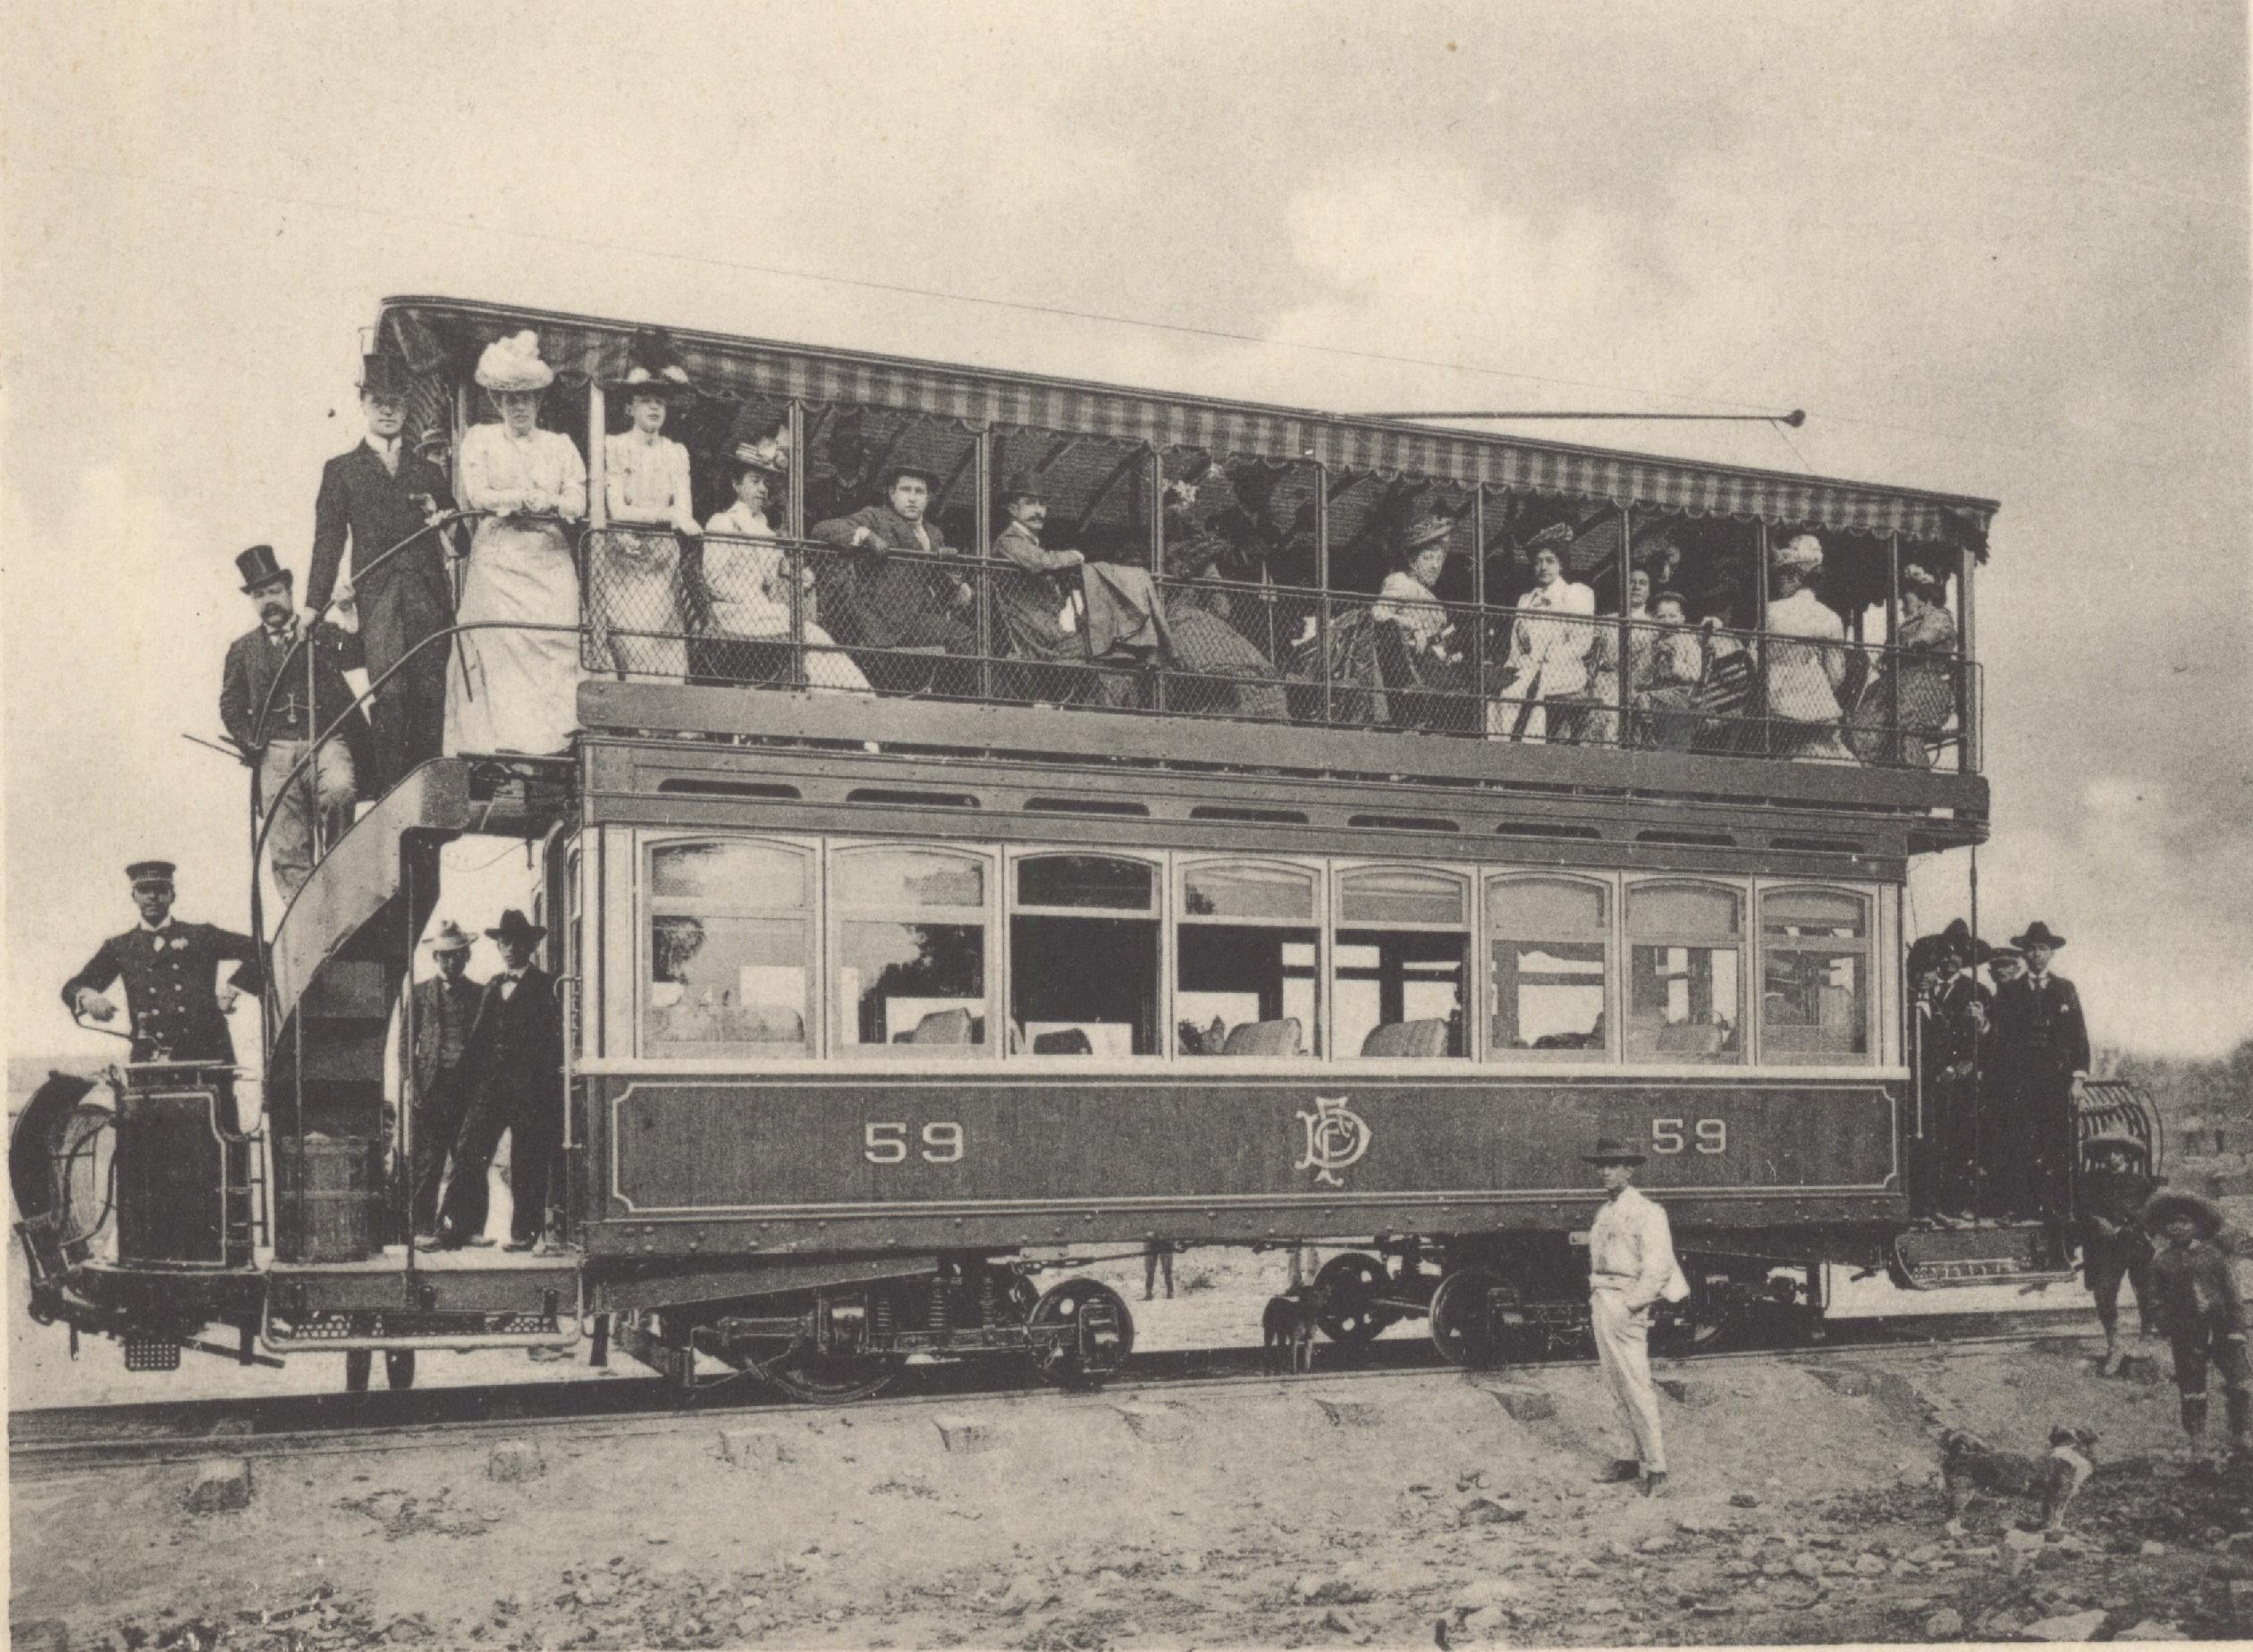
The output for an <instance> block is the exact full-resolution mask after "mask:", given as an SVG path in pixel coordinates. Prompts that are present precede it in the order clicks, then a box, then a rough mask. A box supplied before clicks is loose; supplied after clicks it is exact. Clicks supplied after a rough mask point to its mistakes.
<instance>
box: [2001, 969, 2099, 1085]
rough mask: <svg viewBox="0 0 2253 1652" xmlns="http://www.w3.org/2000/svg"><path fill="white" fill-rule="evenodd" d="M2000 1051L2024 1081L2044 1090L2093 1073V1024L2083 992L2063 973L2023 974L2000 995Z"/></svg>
mask: <svg viewBox="0 0 2253 1652" xmlns="http://www.w3.org/2000/svg"><path fill="white" fill-rule="evenodd" d="M1995 1040H1996V1053H1997V1055H1998V1056H2000V1057H2001V1058H2003V1059H2004V1061H2005V1062H2007V1063H2008V1064H2009V1066H2010V1068H2011V1069H2012V1071H2013V1073H2014V1074H2015V1075H2016V1076H2017V1079H2018V1081H2019V1082H2020V1083H2030V1084H2036V1085H2039V1086H2041V1087H2042V1088H2043V1089H2045V1090H2048V1089H2050V1088H2053V1087H2055V1086H2057V1085H2059V1084H2062V1083H2065V1082H2066V1081H2069V1080H2070V1079H2071V1078H2072V1075H2074V1074H2075V1073H2086V1072H2088V1056H2089V1052H2088V1024H2087V1023H2086V1022H2085V1021H2084V1020H2083V1019H2082V1017H2081V1004H2080V993H2079V992H2077V991H2076V990H2074V988H2073V983H2072V982H2070V981H2068V980H2066V979H2065V977H2064V976H2063V975H2059V974H2050V975H2047V976H2045V977H2044V978H2043V980H2042V982H2041V983H2040V984H2039V985H2036V984H2035V981H2034V977H2033V976H2031V975H2022V976H2021V977H2020V978H2019V979H2018V980H2016V981H2013V982H2005V983H2004V986H2003V988H2002V990H2000V991H1998V992H1997V993H1996V995H1995Z"/></svg>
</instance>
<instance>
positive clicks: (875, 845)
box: [822, 838, 1008, 1065]
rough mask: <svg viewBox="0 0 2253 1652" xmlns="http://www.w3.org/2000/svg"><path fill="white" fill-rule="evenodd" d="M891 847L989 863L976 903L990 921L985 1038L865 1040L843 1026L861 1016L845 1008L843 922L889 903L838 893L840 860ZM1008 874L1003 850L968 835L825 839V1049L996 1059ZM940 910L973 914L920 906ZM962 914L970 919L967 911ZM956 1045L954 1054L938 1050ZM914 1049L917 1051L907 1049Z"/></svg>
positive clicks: (890, 1058)
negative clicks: (856, 900)
mask: <svg viewBox="0 0 2253 1652" xmlns="http://www.w3.org/2000/svg"><path fill="white" fill-rule="evenodd" d="M883 850H889V851H890V852H891V853H893V854H899V853H902V852H907V853H911V854H921V855H937V856H950V857H952V858H954V859H957V860H964V861H975V863H977V864H979V865H980V866H982V867H983V868H984V871H985V899H984V901H983V905H982V906H980V907H978V908H977V911H978V919H977V922H978V923H981V924H983V926H984V929H985V1024H986V1041H985V1043H984V1044H983V1045H977V1044H961V1045H944V1044H891V1043H885V1044H862V1043H849V1044H848V1043H847V1042H846V1041H845V1037H844V1032H845V1028H846V1027H847V1026H848V1025H857V1024H858V1016H857V1008H858V1007H857V1006H855V1007H851V1008H848V1007H847V1005H846V1003H845V990H844V989H845V982H844V958H845V944H844V939H845V938H844V926H845V925H846V924H847V923H849V922H852V921H853V920H854V919H856V918H861V919H865V918H867V917H869V916H870V915H877V914H881V913H882V912H883V911H885V910H887V909H886V908H882V907H877V906H856V905H853V904H851V903H849V902H847V901H842V900H840V899H839V898H838V897H837V890H838V889H839V888H840V882H839V880H838V876H837V872H838V869H839V866H840V863H847V864H848V863H849V862H850V861H851V859H852V858H853V857H854V856H856V855H865V854H869V853H872V852H876V851H883ZM1004 875H1006V874H1005V872H1004V870H1003V867H1002V864H1001V856H1000V853H999V852H998V851H997V849H996V848H995V847H992V846H991V845H983V844H968V843H933V842H930V841H927V840H924V839H897V838H828V839H823V855H822V928H823V936H824V938H825V940H826V941H827V943H828V958H827V966H826V967H825V968H824V969H823V974H822V979H823V998H824V999H825V1000H826V1002H827V1013H828V1016H829V1027H830V1036H829V1037H828V1038H827V1039H825V1040H824V1041H823V1052H824V1054H825V1055H826V1056H827V1057H828V1058H831V1059H834V1060H837V1061H840V1062H844V1063H848V1064H849V1063H854V1062H867V1063H870V1064H884V1065H890V1064H892V1063H896V1062H899V1061H906V1060H917V1059H936V1060H942V1061H984V1060H993V1059H997V1058H999V1057H1000V1053H1001V1047H1002V1045H1006V1043H1007V1042H1008V1041H1007V1040H1006V1039H1004V1040H1002V1041H1001V1043H1000V1044H999V1045H998V1044H997V1043H996V1042H995V1030H996V1028H997V1027H999V1026H1000V1025H1002V1024H1003V1021H1002V1020H1001V1017H1002V1016H1004V1014H1005V1000H1004V999H1002V998H1001V996H1000V994H1001V983H1002V982H1003V981H1004V980H1005V979H1006V976H1005V974H1004V971H1005V969H1006V967H1007V960H1008V923H1007V922H1006V921H1004V919H1003V917H1002V915H1001V905H1002V903H1001V884H1000V880H1001V878H1002V877H1003V876H1004ZM919 910H925V911H930V912H938V913H958V914H964V915H966V914H968V913H969V912H970V911H971V910H972V908H970V907H968V906H932V907H927V908H920V909H919ZM960 921H962V922H967V921H968V919H967V917H964V918H963V919H962V920H960ZM947 1049H955V1050H958V1051H959V1052H960V1053H959V1054H956V1055H942V1054H940V1053H938V1052H940V1051H942V1050H947ZM909 1051H913V1052H915V1053H914V1054H913V1055H910V1054H909V1053H907V1052H909Z"/></svg>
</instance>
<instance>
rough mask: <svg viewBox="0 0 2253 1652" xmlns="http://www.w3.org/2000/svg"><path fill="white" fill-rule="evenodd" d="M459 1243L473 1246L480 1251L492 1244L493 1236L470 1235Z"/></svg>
mask: <svg viewBox="0 0 2253 1652" xmlns="http://www.w3.org/2000/svg"><path fill="white" fill-rule="evenodd" d="M461 1243H464V1244H474V1245H477V1246H478V1247H479V1248H481V1249H482V1248H483V1247H484V1246H485V1245H489V1244H491V1243H493V1235H491V1234H471V1235H469V1236H468V1238H467V1239H464V1240H463V1241H462V1242H461Z"/></svg>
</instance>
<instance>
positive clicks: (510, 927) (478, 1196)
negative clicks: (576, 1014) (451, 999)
mask: <svg viewBox="0 0 2253 1652" xmlns="http://www.w3.org/2000/svg"><path fill="white" fill-rule="evenodd" d="M485 933H486V935H488V936H489V937H491V938H492V939H493V940H494V941H495V942H497V943H499V945H500V948H501V962H502V970H501V973H500V974H497V975H495V976H494V978H493V979H492V980H490V981H488V982H485V991H484V996H483V998H482V999H481V1000H480V1001H479V1003H478V1005H477V1020H476V1022H475V1024H473V1025H472V1026H471V1027H470V1029H469V1041H468V1045H467V1046H466V1047H465V1048H464V1049H463V1051H462V1057H461V1071H462V1073H463V1075H464V1082H465V1083H466V1084H467V1086H468V1098H469V1100H468V1109H467V1112H466V1114H465V1117H463V1119H462V1121H461V1134H460V1135H459V1136H457V1137H456V1138H455V1141H454V1149H453V1168H452V1170H451V1173H450V1174H449V1176H448V1177H447V1182H446V1197H445V1201H444V1204H443V1210H442V1211H441V1212H440V1218H439V1224H440V1226H439V1238H438V1243H439V1245H440V1246H441V1247H443V1248H445V1249H449V1250H451V1249H454V1248H456V1247H458V1246H460V1245H465V1244H488V1243H491V1241H490V1240H488V1239H486V1238H485V1217H486V1214H487V1207H486V1201H487V1199H488V1197H489V1193H488V1190H487V1188H486V1185H485V1172H486V1171H487V1170H488V1169H489V1168H490V1167H491V1166H492V1164H493V1155H494V1151H496V1150H497V1149H498V1148H499V1147H500V1145H501V1138H502V1135H504V1134H505V1135H507V1136H508V1138H509V1191H510V1193H511V1194H513V1195H514V1199H515V1205H514V1209H513V1210H512V1211H511V1215H510V1219H509V1235H510V1236H509V1243H508V1244H507V1246H506V1247H505V1248H506V1249H508V1250H511V1251H529V1250H531V1249H533V1248H534V1246H535V1245H537V1246H538V1248H539V1251H540V1253H541V1254H542V1255H545V1254H546V1253H547V1252H548V1251H549V1250H550V1249H551V1248H552V1247H551V1245H550V1243H549V1241H548V1240H547V1239H546V1238H545V1236H544V1234H545V1230H546V1224H547V1193H548V1176H549V1172H550V1169H551V1167H552V1162H553V1159H554V1158H555V1155H556V1154H557V1153H558V1152H559V1151H561V1145H562V1139H563V1094H562V1087H563V1077H562V1075H563V1026H562V1011H561V1007H560V1005H559V1003H558V1000H557V999H556V996H555V978H554V977H553V975H550V974H548V973H547V972H546V971H545V970H544V969H542V968H541V967H540V966H539V965H536V964H535V963H533V961H532V954H533V950H534V948H536V947H537V946H538V945H539V943H540V938H541V937H542V936H543V935H545V934H546V933H547V931H546V930H545V929H544V927H542V926H541V925H539V924H537V923H530V922H528V921H527V919H526V918H525V915H524V914H522V913H521V912H519V911H518V910H517V909H516V908H515V907H513V906H511V907H510V908H509V909H508V910H507V911H506V912H504V913H502V915H501V923H500V926H499V927H498V928H496V929H489V930H487V931H485Z"/></svg>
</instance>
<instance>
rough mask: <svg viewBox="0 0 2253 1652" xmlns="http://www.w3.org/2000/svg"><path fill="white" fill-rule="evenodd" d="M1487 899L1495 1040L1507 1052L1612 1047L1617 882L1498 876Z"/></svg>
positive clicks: (1491, 1039)
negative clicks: (1609, 976) (1609, 1011)
mask: <svg viewBox="0 0 2253 1652" xmlns="http://www.w3.org/2000/svg"><path fill="white" fill-rule="evenodd" d="M1486 906H1487V940H1488V945H1489V948H1490V949H1491V950H1490V957H1489V969H1488V974H1489V979H1490V980H1491V982H1492V984H1493V992H1494V1001H1493V1008H1492V1011H1491V1014H1490V1018H1489V1023H1488V1028H1487V1041H1488V1044H1487V1047H1488V1048H1489V1049H1491V1050H1493V1051H1494V1053H1495V1054H1496V1055H1498V1056H1499V1057H1502V1058H1505V1059H1509V1058H1519V1059H1525V1058H1536V1057H1538V1058H1541V1059H1547V1058H1551V1057H1557V1056H1566V1057H1573V1058H1590V1059H1593V1058H1600V1057H1602V1056H1603V1054H1604V1053H1605V1052H1606V1051H1607V1050H1608V1049H1610V1048H1611V1035H1610V1031H1609V1027H1608V1024H1607V1016H1606V1014H1605V974H1606V971H1605V965H1606V961H1607V957H1608V955H1609V953H1610V950H1611V891H1610V889H1607V888H1606V887H1605V886H1604V885H1603V884H1600V883H1595V882H1591V881H1588V880H1586V879H1582V878H1497V879H1495V880H1494V881H1491V882H1489V884H1488V885H1487V892H1486Z"/></svg>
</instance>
